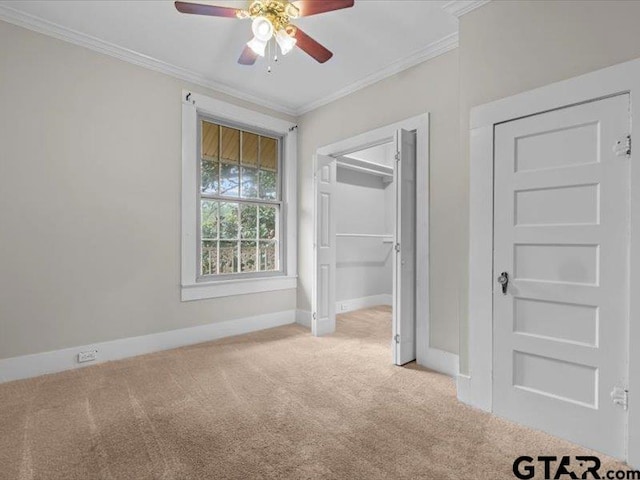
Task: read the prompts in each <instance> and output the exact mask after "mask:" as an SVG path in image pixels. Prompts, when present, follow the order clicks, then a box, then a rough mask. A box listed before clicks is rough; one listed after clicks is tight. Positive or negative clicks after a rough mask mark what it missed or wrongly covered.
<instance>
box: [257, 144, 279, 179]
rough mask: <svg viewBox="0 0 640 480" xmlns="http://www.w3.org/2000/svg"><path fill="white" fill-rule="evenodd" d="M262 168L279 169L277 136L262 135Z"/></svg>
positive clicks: (274, 170) (272, 170)
mask: <svg viewBox="0 0 640 480" xmlns="http://www.w3.org/2000/svg"><path fill="white" fill-rule="evenodd" d="M260 168H261V169H263V170H269V171H271V172H276V171H277V170H278V141H277V140H276V139H275V138H268V137H260Z"/></svg>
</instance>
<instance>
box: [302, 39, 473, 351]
mask: <svg viewBox="0 0 640 480" xmlns="http://www.w3.org/2000/svg"><path fill="white" fill-rule="evenodd" d="M425 112H431V152H430V153H431V169H430V176H431V182H430V186H431V192H430V193H431V194H430V201H431V222H430V230H431V232H430V236H431V238H430V243H431V268H430V272H431V278H432V282H431V345H432V346H434V347H436V348H440V349H443V350H447V351H450V352H454V353H455V352H457V351H458V302H459V299H460V298H461V296H464V295H466V288H467V287H466V273H465V272H466V264H465V263H463V262H461V259H464V258H465V249H466V240H465V239H464V238H463V237H462V235H463V232H464V231H465V229H466V224H465V217H464V216H462V217H461V216H460V215H459V214H458V212H459V211H460V210H466V208H467V207H466V204H465V203H464V202H465V201H466V189H467V181H466V177H465V176H464V172H465V169H464V168H461V165H460V155H459V150H458V143H459V130H458V122H459V117H458V54H457V52H456V51H452V52H449V53H446V54H444V55H441V56H439V57H437V58H435V59H433V60H431V61H429V62H426V63H422V64H420V65H418V66H415V67H413V68H411V69H409V70H405V71H404V72H401V73H399V74H397V75H394V76H393V77H390V78H387V79H385V80H382V81H380V82H378V83H376V84H374V85H371V86H369V87H367V88H365V89H363V90H360V91H358V92H355V93H353V94H351V95H349V96H347V97H344V98H342V99H339V100H337V101H335V102H333V103H330V104H328V105H326V106H324V107H321V108H319V109H317V110H314V111H312V112H310V113H307V114H306V115H303V116H302V118H300V119H299V120H298V125H299V127H300V128H299V137H298V142H299V149H298V150H299V155H298V162H299V167H298V176H299V183H298V185H299V188H298V192H299V194H298V195H299V207H298V214H299V239H298V249H299V250H298V251H299V255H298V257H299V275H300V280H299V288H298V308H300V309H303V310H309V309H310V304H311V298H310V297H311V281H312V275H311V269H312V255H313V249H312V243H313V241H312V233H313V184H312V155H313V154H314V153H315V151H316V149H317V148H318V147H320V146H323V145H327V144H330V143H333V142H336V141H338V140H342V139H344V138H348V137H350V136H353V135H356V134H358V133H362V132H366V131H368V130H372V129H374V128H377V127H381V126H384V125H387V124H390V123H394V122H397V121H399V120H403V119H405V118H409V117H412V116H415V115H419V114H422V113H425Z"/></svg>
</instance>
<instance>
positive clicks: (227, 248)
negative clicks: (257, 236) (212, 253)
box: [218, 242, 238, 273]
mask: <svg viewBox="0 0 640 480" xmlns="http://www.w3.org/2000/svg"><path fill="white" fill-rule="evenodd" d="M219 258H220V267H219V270H218V272H219V273H237V272H238V242H220V257H219Z"/></svg>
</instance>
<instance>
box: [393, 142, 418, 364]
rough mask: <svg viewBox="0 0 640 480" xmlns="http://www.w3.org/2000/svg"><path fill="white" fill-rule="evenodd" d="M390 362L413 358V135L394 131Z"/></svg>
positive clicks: (414, 202) (414, 241)
mask: <svg viewBox="0 0 640 480" xmlns="http://www.w3.org/2000/svg"><path fill="white" fill-rule="evenodd" d="M395 137H396V147H397V152H398V153H397V156H396V168H395V175H394V184H395V194H396V226H395V255H394V257H393V341H392V345H393V359H394V360H393V361H394V363H395V364H396V365H404V364H405V363H409V362H411V361H413V360H415V359H416V334H415V332H416V132H409V131H407V130H398V131H397V132H396V135H395Z"/></svg>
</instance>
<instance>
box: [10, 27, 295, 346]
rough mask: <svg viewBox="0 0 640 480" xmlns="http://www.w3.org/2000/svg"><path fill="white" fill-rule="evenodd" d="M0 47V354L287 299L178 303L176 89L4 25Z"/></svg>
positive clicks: (206, 319)
mask: <svg viewBox="0 0 640 480" xmlns="http://www.w3.org/2000/svg"><path fill="white" fill-rule="evenodd" d="M0 45H2V47H1V48H0V146H1V147H0V155H1V157H0V270H1V272H0V358H6V357H12V356H16V355H23V354H29V353H36V352H42V351H47V350H55V349H60V348H65V347H71V346H76V345H83V344H87V343H92V342H98V341H106V340H112V339H117V338H123V337H130V336H136V335H144V334H149V333H154V332H160V331H166V330H172V329H177V328H183V327H190V326H194V325H200V324H207V323H212V322H218V321H222V320H230V319H236V318H241V317H246V316H251V315H257V314H261V313H268V312H277V311H282V310H289V309H293V308H295V306H296V294H295V290H288V291H281V292H273V293H265V294H258V295H246V296H242V297H235V298H234V297H229V298H223V299H215V300H206V301H197V302H188V303H182V302H181V301H180V211H179V209H180V175H181V173H180V172H181V170H180V162H181V141H182V140H181V102H180V97H181V89H182V88H190V86H189V85H186V84H184V83H183V82H181V81H178V80H176V79H173V78H171V77H168V76H165V75H162V74H159V73H155V72H152V71H150V70H146V69H143V68H140V67H136V66H133V65H130V64H128V63H125V62H122V61H119V60H116V59H113V58H111V57H108V56H104V55H100V54H98V53H95V52H92V51H90V50H87V49H85V48H81V47H77V46H74V45H71V44H69V43H64V42H62V41H58V40H55V39H53V38H50V37H46V36H43V35H39V34H36V33H33V32H31V31H28V30H24V29H22V28H18V27H15V26H12V25H9V24H7V23H4V22H0ZM8 46H10V47H8ZM194 90H195V91H199V92H201V93H206V94H208V95H210V96H215V97H218V98H222V99H224V100H230V99H229V98H224V96H221V95H218V94H216V93H214V92H210V91H207V90H205V89H201V88H194ZM230 101H234V100H230ZM234 102H235V103H242V102H239V101H237V100H235V101H234ZM245 106H246V105H245ZM253 108H255V109H257V110H261V111H264V109H262V108H259V107H253ZM271 113H273V112H271ZM278 116H280V117H282V115H278ZM284 118H286V117H284ZM287 119H288V120H291V119H290V118H287Z"/></svg>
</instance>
